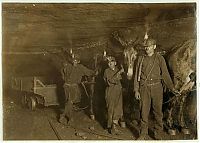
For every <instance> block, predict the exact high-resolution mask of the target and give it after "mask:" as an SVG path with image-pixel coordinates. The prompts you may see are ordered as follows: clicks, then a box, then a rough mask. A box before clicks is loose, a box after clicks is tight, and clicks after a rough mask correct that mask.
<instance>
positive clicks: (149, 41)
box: [144, 39, 156, 47]
mask: <svg viewBox="0 0 200 143" xmlns="http://www.w3.org/2000/svg"><path fill="white" fill-rule="evenodd" d="M152 45H156V40H154V39H147V40H146V41H145V42H144V47H148V46H152Z"/></svg>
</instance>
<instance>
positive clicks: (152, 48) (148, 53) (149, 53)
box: [145, 45, 156, 56]
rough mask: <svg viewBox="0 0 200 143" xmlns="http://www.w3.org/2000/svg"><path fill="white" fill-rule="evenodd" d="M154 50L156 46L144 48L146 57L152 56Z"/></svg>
mask: <svg viewBox="0 0 200 143" xmlns="http://www.w3.org/2000/svg"><path fill="white" fill-rule="evenodd" d="M155 49H156V45H150V46H145V51H146V53H147V55H148V56H151V55H152V54H154V50H155Z"/></svg>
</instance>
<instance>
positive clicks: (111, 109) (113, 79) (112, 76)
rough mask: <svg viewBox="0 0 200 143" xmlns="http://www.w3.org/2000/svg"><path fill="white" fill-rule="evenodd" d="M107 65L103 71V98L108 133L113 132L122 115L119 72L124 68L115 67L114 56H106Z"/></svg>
mask: <svg viewBox="0 0 200 143" xmlns="http://www.w3.org/2000/svg"><path fill="white" fill-rule="evenodd" d="M108 66H109V68H107V69H106V70H105V72H104V80H105V81H106V83H107V87H106V91H105V94H106V95H105V100H106V105H107V114H108V120H107V128H108V132H109V133H110V134H113V133H115V131H116V125H118V121H119V119H122V117H123V107H122V86H121V82H120V80H121V79H122V77H121V73H123V72H124V69H121V70H119V69H118V68H117V67H116V60H115V58H114V57H108Z"/></svg>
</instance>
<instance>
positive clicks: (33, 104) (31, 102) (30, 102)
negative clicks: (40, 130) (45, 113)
mask: <svg viewBox="0 0 200 143" xmlns="http://www.w3.org/2000/svg"><path fill="white" fill-rule="evenodd" d="M28 108H29V109H31V110H32V111H34V110H35V108H36V99H35V98H33V97H30V98H29V100H28Z"/></svg>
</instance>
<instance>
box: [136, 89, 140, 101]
mask: <svg viewBox="0 0 200 143" xmlns="http://www.w3.org/2000/svg"><path fill="white" fill-rule="evenodd" d="M135 98H136V99H137V100H140V99H141V98H140V92H138V91H136V92H135Z"/></svg>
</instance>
